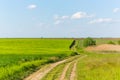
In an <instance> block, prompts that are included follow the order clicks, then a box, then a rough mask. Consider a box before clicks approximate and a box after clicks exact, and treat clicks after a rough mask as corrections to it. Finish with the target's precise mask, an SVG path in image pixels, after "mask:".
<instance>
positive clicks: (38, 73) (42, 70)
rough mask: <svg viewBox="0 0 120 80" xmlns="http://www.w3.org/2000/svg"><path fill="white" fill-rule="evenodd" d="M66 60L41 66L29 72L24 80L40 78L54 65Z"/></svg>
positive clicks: (39, 79)
mask: <svg viewBox="0 0 120 80" xmlns="http://www.w3.org/2000/svg"><path fill="white" fill-rule="evenodd" d="M65 61H66V60H63V61H60V62H56V63H53V64H51V65H50V66H48V67H46V68H41V69H40V70H38V71H37V72H35V73H33V74H31V75H30V76H29V77H27V78H25V79H24V80H41V79H42V78H43V77H44V76H45V75H46V74H47V73H48V72H50V71H51V70H52V69H53V68H54V67H56V66H57V65H59V64H61V63H64V62H65Z"/></svg>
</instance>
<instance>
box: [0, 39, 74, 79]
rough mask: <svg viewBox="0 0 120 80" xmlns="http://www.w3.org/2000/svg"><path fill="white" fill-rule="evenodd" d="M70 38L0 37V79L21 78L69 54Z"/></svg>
mask: <svg viewBox="0 0 120 80" xmlns="http://www.w3.org/2000/svg"><path fill="white" fill-rule="evenodd" d="M71 42H72V40H71V39H12V38H11V39H0V80H21V79H23V78H24V77H25V76H27V75H28V74H30V73H31V72H33V71H35V70H36V69H38V68H40V67H41V66H42V65H43V64H47V63H51V62H55V61H58V60H61V59H64V58H66V57H68V56H70V55H71V53H72V51H70V50H69V45H70V44H71Z"/></svg>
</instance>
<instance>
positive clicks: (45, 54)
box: [0, 39, 120, 80]
mask: <svg viewBox="0 0 120 80" xmlns="http://www.w3.org/2000/svg"><path fill="white" fill-rule="evenodd" d="M95 40H96V43H97V46H98V47H97V48H99V45H102V46H103V47H104V45H103V44H107V43H108V42H109V41H113V42H114V43H115V45H116V46H117V47H118V49H119V46H118V43H117V42H118V40H119V39H95ZM72 41H73V39H0V80H120V52H119V51H86V50H85V49H86V48H85V47H83V39H77V40H76V45H75V46H76V47H75V48H76V49H75V51H76V52H77V53H79V54H80V55H74V56H73V55H72V54H73V51H74V50H70V49H69V46H70V45H71V43H72ZM115 45H114V46H115ZM107 46H109V47H112V46H111V45H107ZM30 74H31V75H30Z"/></svg>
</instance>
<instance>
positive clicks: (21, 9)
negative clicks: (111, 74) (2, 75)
mask: <svg viewBox="0 0 120 80" xmlns="http://www.w3.org/2000/svg"><path fill="white" fill-rule="evenodd" d="M0 37H1V38H9V37H10V38H11V37H12V38H13V37H15V38H16V37H17V38H22V37H23V38H24V37H28V38H40V37H46V38H58V37H62V38H70V37H72V38H82V37H120V0H0Z"/></svg>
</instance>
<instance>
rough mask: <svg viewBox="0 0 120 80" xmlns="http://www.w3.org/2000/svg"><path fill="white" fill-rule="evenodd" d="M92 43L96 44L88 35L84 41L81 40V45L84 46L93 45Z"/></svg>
mask: <svg viewBox="0 0 120 80" xmlns="http://www.w3.org/2000/svg"><path fill="white" fill-rule="evenodd" d="M93 45H96V41H95V40H93V39H92V38H90V37H88V38H86V39H84V41H83V46H84V47H88V46H93Z"/></svg>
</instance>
